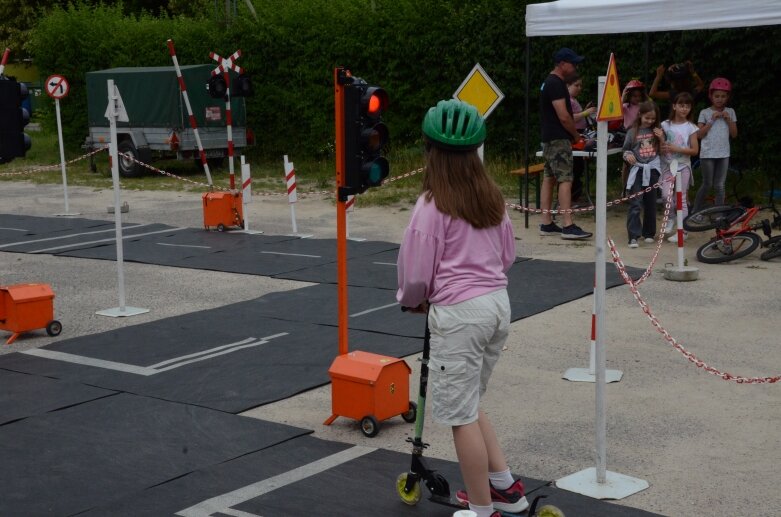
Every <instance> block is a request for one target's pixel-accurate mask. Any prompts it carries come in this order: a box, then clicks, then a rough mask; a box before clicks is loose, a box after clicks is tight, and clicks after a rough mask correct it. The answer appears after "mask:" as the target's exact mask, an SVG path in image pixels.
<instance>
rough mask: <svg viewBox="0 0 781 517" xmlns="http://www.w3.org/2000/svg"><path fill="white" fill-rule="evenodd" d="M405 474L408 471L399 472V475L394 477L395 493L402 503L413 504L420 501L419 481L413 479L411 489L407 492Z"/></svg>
mask: <svg viewBox="0 0 781 517" xmlns="http://www.w3.org/2000/svg"><path fill="white" fill-rule="evenodd" d="M407 476H409V473H408V472H405V473H404V474H399V477H397V478H396V493H397V494H399V497H400V498H401V500H402V501H403V502H404V504H408V505H410V506H415V505H416V504H418V502H419V501H420V481H415V484H414V485H412V489H411V490H410V491H409V492H407V491H406V490H405V489H406V488H407Z"/></svg>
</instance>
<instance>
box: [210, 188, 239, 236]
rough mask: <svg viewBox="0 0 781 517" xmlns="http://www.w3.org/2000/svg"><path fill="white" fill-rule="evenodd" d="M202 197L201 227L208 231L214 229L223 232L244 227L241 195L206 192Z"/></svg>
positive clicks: (236, 193) (237, 192)
mask: <svg viewBox="0 0 781 517" xmlns="http://www.w3.org/2000/svg"><path fill="white" fill-rule="evenodd" d="M202 197H203V226H204V227H205V228H206V229H207V230H208V229H211V228H216V229H217V230H219V231H221V232H222V231H225V230H226V229H227V228H241V227H243V226H244V212H243V211H242V195H241V192H240V191H234V192H206V193H204V195H203V196H202Z"/></svg>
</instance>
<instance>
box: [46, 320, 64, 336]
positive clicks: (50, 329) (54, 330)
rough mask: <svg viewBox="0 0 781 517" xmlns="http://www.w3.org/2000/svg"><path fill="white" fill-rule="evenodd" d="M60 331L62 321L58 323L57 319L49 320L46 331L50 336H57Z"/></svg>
mask: <svg viewBox="0 0 781 517" xmlns="http://www.w3.org/2000/svg"><path fill="white" fill-rule="evenodd" d="M60 332H62V323H60V322H59V321H57V320H51V321H50V322H49V324H48V325H46V333H47V334H49V335H50V336H59V335H60Z"/></svg>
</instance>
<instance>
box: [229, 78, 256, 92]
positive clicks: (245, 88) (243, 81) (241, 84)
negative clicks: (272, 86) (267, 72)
mask: <svg viewBox="0 0 781 517" xmlns="http://www.w3.org/2000/svg"><path fill="white" fill-rule="evenodd" d="M252 94H253V91H252V81H251V80H250V77H249V76H248V75H247V74H240V75H239V76H238V77H237V78H236V79H235V80H234V81H233V84H232V85H231V96H233V97H252Z"/></svg>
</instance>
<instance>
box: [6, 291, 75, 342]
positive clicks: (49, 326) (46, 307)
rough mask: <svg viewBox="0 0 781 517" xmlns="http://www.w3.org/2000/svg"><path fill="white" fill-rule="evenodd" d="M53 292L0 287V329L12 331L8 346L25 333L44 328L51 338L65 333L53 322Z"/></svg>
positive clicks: (56, 322)
mask: <svg viewBox="0 0 781 517" xmlns="http://www.w3.org/2000/svg"><path fill="white" fill-rule="evenodd" d="M53 300H54V291H52V288H51V286H49V285H48V284H16V285H6V286H0V329H3V330H8V331H11V332H12V334H11V337H10V338H8V341H6V342H5V344H6V345H10V344H11V343H13V342H14V341H15V340H16V338H18V337H19V335H20V334H22V333H23V332H29V331H31V330H35V329H40V328H45V329H46V332H47V333H48V334H49V335H50V336H56V335H58V334H59V333H60V332H62V324H61V323H60V322H59V321H57V320H55V319H54V302H53Z"/></svg>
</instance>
